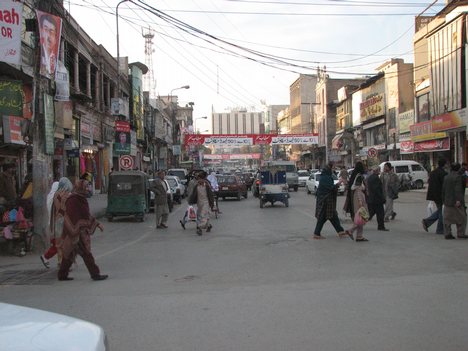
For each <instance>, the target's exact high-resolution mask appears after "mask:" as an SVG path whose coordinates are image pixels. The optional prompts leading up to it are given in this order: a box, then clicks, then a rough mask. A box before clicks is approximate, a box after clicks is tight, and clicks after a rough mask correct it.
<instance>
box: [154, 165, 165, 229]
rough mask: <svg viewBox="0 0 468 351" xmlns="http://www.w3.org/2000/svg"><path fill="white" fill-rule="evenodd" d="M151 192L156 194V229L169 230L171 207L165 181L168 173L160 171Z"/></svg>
mask: <svg viewBox="0 0 468 351" xmlns="http://www.w3.org/2000/svg"><path fill="white" fill-rule="evenodd" d="M157 175H158V177H157V178H156V179H155V180H154V183H153V187H152V188H151V190H152V191H153V192H154V207H155V209H154V212H155V214H156V228H158V229H161V228H167V219H168V217H169V206H168V204H167V184H166V182H165V181H164V177H165V176H166V172H164V171H158V173H157Z"/></svg>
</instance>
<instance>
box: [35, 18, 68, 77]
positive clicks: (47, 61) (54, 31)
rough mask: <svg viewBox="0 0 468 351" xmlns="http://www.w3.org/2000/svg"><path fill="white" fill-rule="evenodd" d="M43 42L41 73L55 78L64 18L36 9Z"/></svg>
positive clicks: (41, 41)
mask: <svg viewBox="0 0 468 351" xmlns="http://www.w3.org/2000/svg"><path fill="white" fill-rule="evenodd" d="M36 12H37V20H38V22H39V33H40V43H41V67H40V73H41V75H43V76H45V77H47V78H51V79H53V78H54V77H55V70H56V68H57V60H58V55H59V48H60V36H61V31H62V19H61V18H60V17H57V16H54V15H51V14H50V13H46V12H42V11H36Z"/></svg>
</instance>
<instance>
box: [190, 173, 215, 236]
mask: <svg viewBox="0 0 468 351" xmlns="http://www.w3.org/2000/svg"><path fill="white" fill-rule="evenodd" d="M189 203H190V204H197V234H198V235H202V234H203V229H206V231H207V232H210V231H211V228H212V227H213V226H212V225H211V224H210V212H211V209H213V207H214V196H213V191H212V190H211V185H210V182H208V181H207V180H206V172H201V173H200V174H199V175H198V181H197V185H196V187H195V189H194V190H193V192H192V194H191V196H190V199H189Z"/></svg>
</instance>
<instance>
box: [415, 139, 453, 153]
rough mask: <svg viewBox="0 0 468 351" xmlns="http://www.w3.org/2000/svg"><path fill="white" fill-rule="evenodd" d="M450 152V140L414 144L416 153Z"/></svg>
mask: <svg viewBox="0 0 468 351" xmlns="http://www.w3.org/2000/svg"><path fill="white" fill-rule="evenodd" d="M443 150H450V138H445V139H437V140H426V141H422V142H420V143H414V152H432V151H443Z"/></svg>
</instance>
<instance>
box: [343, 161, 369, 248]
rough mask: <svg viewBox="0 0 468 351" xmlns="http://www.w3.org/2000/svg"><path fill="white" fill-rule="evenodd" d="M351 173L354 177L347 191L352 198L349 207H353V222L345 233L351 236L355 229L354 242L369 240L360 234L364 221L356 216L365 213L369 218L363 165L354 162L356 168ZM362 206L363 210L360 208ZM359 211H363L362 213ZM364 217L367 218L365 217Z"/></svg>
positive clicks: (361, 215)
mask: <svg viewBox="0 0 468 351" xmlns="http://www.w3.org/2000/svg"><path fill="white" fill-rule="evenodd" d="M358 163H360V162H358ZM361 165H362V163H361ZM355 172H356V173H355ZM353 175H354V177H352V179H353V183H352V184H351V186H350V188H349V191H350V193H351V198H352V204H351V206H352V207H351V208H352V209H353V213H354V214H352V217H353V223H354V224H353V226H352V227H351V228H350V229H348V230H347V231H346V233H348V235H349V236H350V237H351V238H352V237H353V232H354V231H356V242H361V241H369V240H367V239H366V238H364V236H363V235H362V234H363V229H364V225H365V223H366V221H363V220H359V219H358V216H360V217H363V215H365V214H367V219H368V218H369V217H368V213H369V210H368V208H367V201H366V186H365V179H364V166H362V167H361V166H359V167H357V164H356V168H355V169H354V171H353ZM363 208H364V209H365V210H362V209H363ZM361 211H364V214H363V213H362V212H361ZM364 219H365V220H367V219H366V218H364Z"/></svg>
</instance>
